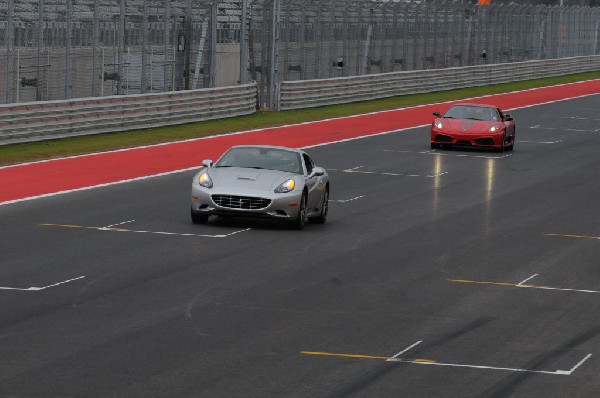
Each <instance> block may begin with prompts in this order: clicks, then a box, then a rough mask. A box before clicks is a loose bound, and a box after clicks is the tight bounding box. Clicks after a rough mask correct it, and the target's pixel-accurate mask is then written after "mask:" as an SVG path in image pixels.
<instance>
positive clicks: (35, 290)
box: [0, 276, 85, 292]
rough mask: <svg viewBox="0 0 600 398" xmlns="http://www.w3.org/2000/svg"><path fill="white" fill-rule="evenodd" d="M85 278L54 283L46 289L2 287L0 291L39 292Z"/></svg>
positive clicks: (45, 287)
mask: <svg viewBox="0 0 600 398" xmlns="http://www.w3.org/2000/svg"><path fill="white" fill-rule="evenodd" d="M83 278H85V276H78V277H77V278H72V279H68V280H66V281H62V282H58V283H54V284H52V285H48V286H44V287H33V286H32V287H28V288H26V289H23V288H18V287H0V290H19V291H22V292H38V291H40V290H45V289H49V288H51V287H56V286H59V285H64V284H65V283H69V282H73V281H76V280H79V279H83Z"/></svg>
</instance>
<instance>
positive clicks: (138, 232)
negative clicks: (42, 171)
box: [40, 224, 252, 238]
mask: <svg viewBox="0 0 600 398" xmlns="http://www.w3.org/2000/svg"><path fill="white" fill-rule="evenodd" d="M40 225H41V226H43V227H59V228H74V229H93V230H96V231H108V232H130V233H135V234H154V235H170V236H195V237H200V238H228V237H230V236H233V235H236V234H239V233H242V232H247V231H250V230H251V229H252V228H246V229H242V230H239V231H234V232H231V233H228V234H221V235H203V234H186V233H178V232H163V231H145V230H134V229H124V228H110V227H90V226H85V225H67V224H40Z"/></svg>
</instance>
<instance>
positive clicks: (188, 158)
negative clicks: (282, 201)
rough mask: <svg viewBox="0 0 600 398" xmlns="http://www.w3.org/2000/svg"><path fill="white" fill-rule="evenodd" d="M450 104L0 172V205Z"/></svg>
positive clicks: (553, 94) (307, 142)
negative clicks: (237, 147)
mask: <svg viewBox="0 0 600 398" xmlns="http://www.w3.org/2000/svg"><path fill="white" fill-rule="evenodd" d="M596 93H600V80H592V81H586V82H580V83H573V84H567V85H561V86H554V87H545V88H540V89H534V90H527V91H521V92H516V93H507V94H498V95H492V96H488V97H484V98H477V99H473V100H469V101H466V102H477V103H490V104H495V105H497V106H498V107H500V108H502V109H509V108H519V107H524V106H528V105H535V104H540V103H545V102H550V101H556V100H561V99H565V98H573V97H578V96H582V95H588V94H596ZM456 102H465V101H456ZM451 104H452V103H446V104H438V105H425V106H419V107H413V108H406V109H398V110H393V111H388V112H381V113H375V114H367V115H361V116H355V117H350V118H341V119H334V120H327V121H321V122H315V123H310V124H301V125H293V126H286V127H279V128H270V129H264V130H259V131H252V132H247V133H241V134H234V135H225V136H216V137H210V138H207V139H198V140H192V141H185V142H177V143H172V144H168V145H159V146H152V147H145V148H136V149H132V150H127V151H118V152H110V153H102V154H96V155H88V156H80V157H73V158H65V159H59V160H54V161H47V162H39V163H32V164H24V165H18V166H14V167H6V168H0V187H2V189H1V190H0V203H2V202H8V201H13V200H18V199H23V198H28V197H35V196H40V195H45V194H51V193H56V192H61V191H68V190H73V189H80V188H84V187H91V186H96V185H100V184H108V183H113V182H117V181H123V180H128V179H132V178H139V177H144V176H151V175H156V174H160V173H166V172H169V171H174V170H180V169H186V168H191V167H194V166H199V165H200V162H201V161H202V160H203V159H216V158H218V157H219V156H220V155H221V154H222V153H223V152H224V151H225V150H226V149H227V148H229V147H230V146H231V145H242V144H264V145H282V146H288V147H295V148H302V147H306V146H311V145H318V144H321V143H326V142H332V141H339V140H343V139H349V138H356V137H362V136H368V135H372V134H377V133H382V132H387V131H393V130H398V129H403V128H408V127H414V126H418V125H423V124H428V123H430V122H431V120H432V118H433V116H432V115H431V114H432V112H434V111H440V112H443V111H445V109H447V108H448V107H449V106H450V105H451Z"/></svg>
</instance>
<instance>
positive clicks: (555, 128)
mask: <svg viewBox="0 0 600 398" xmlns="http://www.w3.org/2000/svg"><path fill="white" fill-rule="evenodd" d="M530 129H537V130H553V131H571V132H574V133H597V132H598V131H600V129H570V128H558V127H540V125H537V126H534V127H530Z"/></svg>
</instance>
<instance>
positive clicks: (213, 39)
mask: <svg viewBox="0 0 600 398" xmlns="http://www.w3.org/2000/svg"><path fill="white" fill-rule="evenodd" d="M217 7H218V3H217V1H213V2H211V3H210V59H209V62H210V64H209V75H208V87H214V86H215V82H216V73H217V71H216V69H217V39H218V38H217Z"/></svg>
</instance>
